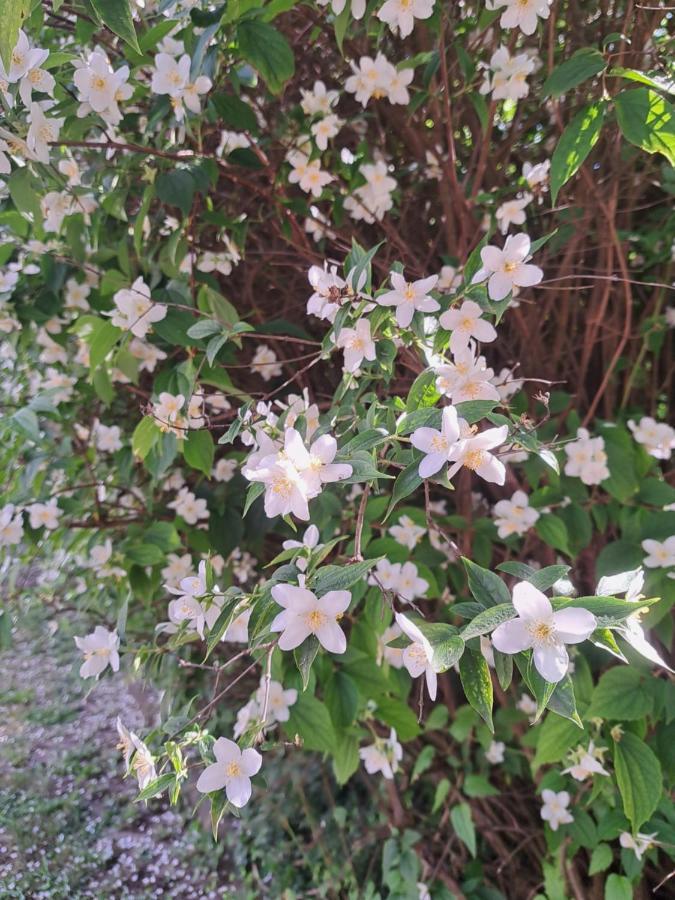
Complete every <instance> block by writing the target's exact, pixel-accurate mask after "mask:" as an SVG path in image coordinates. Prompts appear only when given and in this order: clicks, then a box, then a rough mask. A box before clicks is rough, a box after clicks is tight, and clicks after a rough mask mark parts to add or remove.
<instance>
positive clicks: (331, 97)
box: [300, 81, 340, 116]
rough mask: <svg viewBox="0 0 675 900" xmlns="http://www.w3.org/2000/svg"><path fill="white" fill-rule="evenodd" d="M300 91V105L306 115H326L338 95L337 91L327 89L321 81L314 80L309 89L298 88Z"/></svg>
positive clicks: (336, 100)
mask: <svg viewBox="0 0 675 900" xmlns="http://www.w3.org/2000/svg"><path fill="white" fill-rule="evenodd" d="M300 93H301V94H302V100H301V101H300V106H301V107H302V111H303V112H304V113H305V114H306V115H308V116H315V115H322V116H327V115H328V114H329V113H330V111H331V109H332V108H333V107H334V106H335V104H336V103H337V102H338V99H339V97H340V94H339V92H338V91H327V90H326V85H325V84H324V83H323V81H315V82H314V87H313V88H312V90H311V91H308V90H306V89H305V88H300Z"/></svg>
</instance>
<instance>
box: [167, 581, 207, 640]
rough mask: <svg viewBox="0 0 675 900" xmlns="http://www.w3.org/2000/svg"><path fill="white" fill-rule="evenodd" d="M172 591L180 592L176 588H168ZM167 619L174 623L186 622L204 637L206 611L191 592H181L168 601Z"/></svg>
mask: <svg viewBox="0 0 675 900" xmlns="http://www.w3.org/2000/svg"><path fill="white" fill-rule="evenodd" d="M169 590H171V591H172V593H180V592H179V591H178V590H177V589H176V588H169ZM168 615H169V621H170V622H172V623H173V624H174V625H179V626H180V625H182V624H183V623H184V622H187V623H188V624H189V625H190V627H191V629H192V630H194V631H196V632H197V634H198V635H199V637H200V638H203V637H204V626H205V624H206V613H205V610H204V607H203V606H202V604H201V603H200V602H199V601H198V600H196V599H195V597H194V596H193V595H191V594H182V595H181V596H180V597H176V599H175V600H172V601H171V602H170V603H169V609H168Z"/></svg>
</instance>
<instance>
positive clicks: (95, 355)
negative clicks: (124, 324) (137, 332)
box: [86, 319, 122, 374]
mask: <svg viewBox="0 0 675 900" xmlns="http://www.w3.org/2000/svg"><path fill="white" fill-rule="evenodd" d="M121 335H122V329H121V328H117V327H116V326H115V325H113V324H112V323H111V322H107V321H105V320H104V319H99V320H98V324H97V326H96V327H95V328H94V330H93V331H92V333H91V334H90V335H88V336H87V339H86V340H87V343H88V344H89V371H90V372H91V373H92V374H93V373H94V372H95V371H96V369H98V367H99V366H100V365H101V363H103V362H104V360H105V358H106V356H107V355H108V353H110V351H111V350H112V348H113V347H114V346H115V344H116V343H117V341H118V340H119V339H120V337H121Z"/></svg>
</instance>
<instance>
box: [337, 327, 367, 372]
mask: <svg viewBox="0 0 675 900" xmlns="http://www.w3.org/2000/svg"><path fill="white" fill-rule="evenodd" d="M335 346H336V347H340V348H341V349H342V350H344V354H345V369H346V370H347V371H348V372H355V371H356V370H357V369H358V368H359V366H360V365H361V363H362V362H363V360H364V359H366V360H368V362H372V361H373V360H374V359H376V356H377V352H376V349H375V341H374V340H373V339H372V337H371V335H370V322H369V321H368V319H359V320H358V322H357V323H356V325H355V327H354V328H342V329H341V330H340V333H339V334H338V338H337V342H336V344H335Z"/></svg>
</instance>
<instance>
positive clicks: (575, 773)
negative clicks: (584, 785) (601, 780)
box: [562, 741, 609, 781]
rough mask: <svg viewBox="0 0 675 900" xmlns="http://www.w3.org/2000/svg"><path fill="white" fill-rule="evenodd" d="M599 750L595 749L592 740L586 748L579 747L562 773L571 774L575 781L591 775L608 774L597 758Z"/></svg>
mask: <svg viewBox="0 0 675 900" xmlns="http://www.w3.org/2000/svg"><path fill="white" fill-rule="evenodd" d="M601 753H602V751H601V750H596V748H595V745H594V744H593V741H591V742H590V743H589V745H588V750H583V749H581V748H580V749H579V751H578V752H577V753H575V754H574V757H575V759H574V763H573V765H571V766H570V767H569V768H567V769H563V772H562V773H563V775H568V774H569V775H571V776H572V778H574V779H575V780H576V781H585V780H586V779H587V778H591V777H592V776H593V775H609V772H607V771H606V769H604V768H603V766H602V763H601V762H600V760H599V759H598V755H599V754H601Z"/></svg>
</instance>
